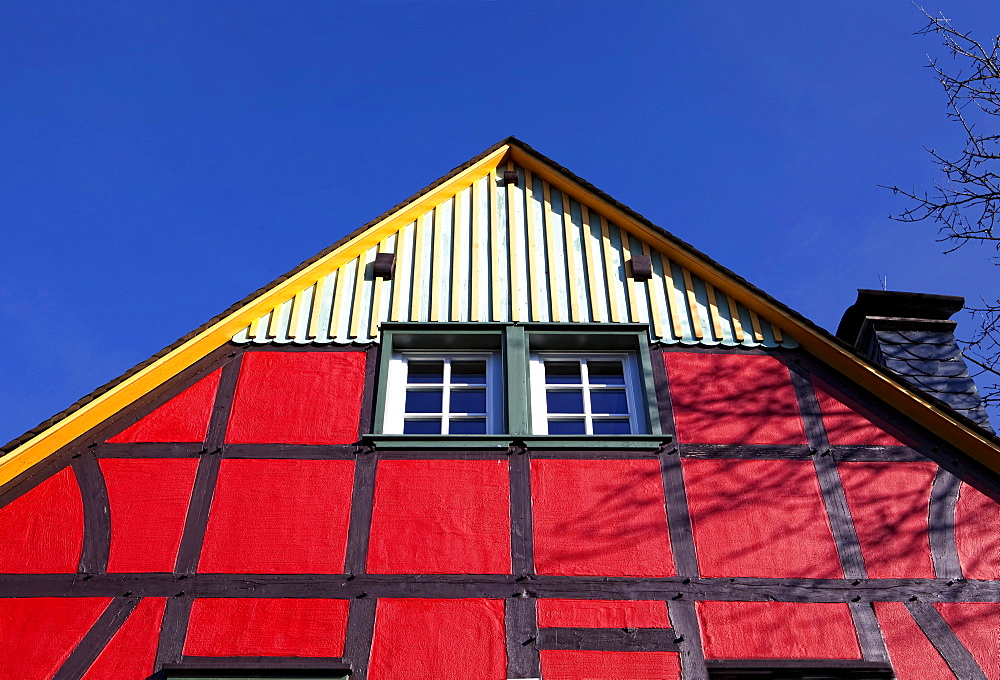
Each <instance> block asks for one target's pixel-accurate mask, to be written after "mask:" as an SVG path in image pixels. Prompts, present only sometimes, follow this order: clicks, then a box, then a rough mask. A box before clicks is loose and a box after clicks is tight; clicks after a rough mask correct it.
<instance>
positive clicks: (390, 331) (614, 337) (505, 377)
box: [363, 322, 669, 449]
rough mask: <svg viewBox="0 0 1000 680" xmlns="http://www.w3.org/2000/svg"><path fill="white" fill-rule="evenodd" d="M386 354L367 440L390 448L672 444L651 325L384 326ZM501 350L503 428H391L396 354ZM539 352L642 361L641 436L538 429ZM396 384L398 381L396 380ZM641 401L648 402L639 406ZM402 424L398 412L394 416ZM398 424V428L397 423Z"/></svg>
mask: <svg viewBox="0 0 1000 680" xmlns="http://www.w3.org/2000/svg"><path fill="white" fill-rule="evenodd" d="M381 335H382V343H381V357H380V361H379V374H378V382H377V391H376V397H375V399H376V403H375V409H374V410H375V422H374V430H375V431H374V432H373V433H372V434H370V435H366V436H365V437H364V438H363V439H364V440H365V441H367V442H369V443H372V444H374V445H376V446H380V447H384V448H441V449H447V448H467V449H468V448H499V449H502V448H506V447H507V446H509V445H510V444H511V443H512V442H523V443H525V444H527V445H528V446H529V447H531V448H535V449H545V448H580V449H588V448H611V449H629V448H640V449H655V448H656V447H657V446H659V445H660V444H663V443H666V442H668V441H669V436H665V435H664V434H663V433H662V431H661V429H660V417H659V407H658V405H657V400H656V386H655V384H654V379H653V369H652V363H651V360H650V351H649V327H648V326H647V325H646V324H551V323H523V324H522V323H405V322H387V323H384V324H382V326H381ZM420 352H428V353H430V352H432V353H435V354H437V355H443V354H446V353H448V352H455V353H470V352H478V353H484V352H488V353H493V354H494V355H495V356H497V357H498V358H499V359H500V365H501V368H500V371H499V377H500V379H501V381H502V393H501V395H500V402H501V403H500V404H499V406H498V408H500V409H502V412H498V413H497V414H496V415H497V417H498V418H499V425H498V426H497V429H498V430H500V431H499V432H494V433H492V434H487V435H481V434H479V435H461V434H442V435H404V434H399V433H395V432H387V431H386V427H385V425H386V422H387V420H386V403H387V394H388V390H389V389H390V384H389V382H390V381H389V375H390V373H391V371H390V366H391V364H392V362H393V357H397V358H398V357H399V356H400V355H401V354H406V353H414V354H416V353H420ZM539 353H543V354H544V353H560V354H564V355H567V356H570V355H575V356H581V357H583V356H587V355H589V354H594V355H601V354H604V355H607V354H627V355H628V356H629V357H631V358H632V362H633V364H634V366H635V377H636V385H635V388H636V389H635V392H636V394H637V395H638V398H636V399H635V400H634V401H635V402H636V403H635V409H636V412H635V413H634V414H632V415H634V417H635V420H636V422H638V423H641V430H642V432H641V433H636V434H622V435H585V434H580V435H547V434H536V433H535V432H534V431H533V426H532V423H533V418H534V416H533V412H532V383H531V376H530V369H529V363H530V357H531V355H532V354H539ZM392 387H393V388H394V389H398V386H396V385H393V386H392ZM638 402H641V403H638ZM394 420H395V421H398V417H396V418H394ZM390 429H391V428H390Z"/></svg>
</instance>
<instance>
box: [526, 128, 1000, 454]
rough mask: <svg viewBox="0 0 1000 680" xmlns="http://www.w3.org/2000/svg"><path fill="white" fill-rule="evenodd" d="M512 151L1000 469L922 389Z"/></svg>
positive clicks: (987, 445) (978, 437) (984, 445)
mask: <svg viewBox="0 0 1000 680" xmlns="http://www.w3.org/2000/svg"><path fill="white" fill-rule="evenodd" d="M511 156H512V157H513V158H514V162H516V163H518V164H520V165H521V166H523V167H526V168H528V169H529V170H531V171H532V173H534V174H535V175H536V176H538V177H540V178H542V180H543V181H545V182H547V183H549V184H551V185H553V186H554V187H556V188H558V189H559V190H561V191H567V192H569V193H571V194H573V195H575V196H576V197H577V200H579V201H586V202H587V203H589V205H590V207H591V209H593V210H597V212H598V213H600V214H601V215H602V217H603V216H606V217H607V218H609V219H611V220H613V221H616V222H617V223H618V224H619V225H620V226H623V227H625V228H627V229H629V230H634V232H635V233H636V235H637V236H638V237H639V238H640V239H644V240H649V242H650V243H651V245H657V246H658V247H660V248H663V249H665V250H666V251H667V252H668V253H669V254H670V256H671V258H672V259H673V260H674V261H675V262H677V263H678V264H679V265H680V266H681V267H683V268H686V269H689V270H690V271H691V272H692V273H693V274H695V275H696V276H698V277H700V278H702V279H703V280H705V281H706V282H709V283H712V284H713V285H714V286H715V287H716V289H717V290H719V291H721V292H722V293H724V294H726V295H728V296H730V297H733V298H734V299H738V300H739V301H740V302H741V303H742V304H743V305H744V306H745V307H747V308H748V310H762V311H764V310H766V313H765V316H769V317H771V318H773V319H774V321H775V322H776V323H777V324H778V325H779V326H780V327H781V328H782V329H783V330H784V332H785V333H788V334H790V335H792V336H793V337H794V338H795V340H796V342H798V343H799V345H800V346H801V347H802V348H803V349H805V350H806V351H808V352H810V353H812V354H813V355H815V356H816V357H817V358H819V359H822V360H823V361H825V362H826V363H827V364H828V365H830V367H831V368H834V369H835V370H838V371H839V372H841V373H842V374H843V375H845V376H847V377H848V378H850V379H851V380H854V381H855V382H857V383H858V384H859V385H861V386H863V387H866V388H868V389H869V391H871V392H872V393H873V394H874V395H875V396H877V397H879V398H880V399H882V400H883V401H885V402H886V403H888V404H890V405H891V406H893V407H894V408H896V409H897V410H898V411H899V412H900V413H902V414H903V415H905V416H907V417H909V418H911V419H913V420H915V421H916V422H918V423H920V424H921V425H923V426H924V427H927V428H928V429H930V430H931V431H932V432H934V433H935V434H938V435H939V436H942V437H943V438H945V439H946V440H950V441H951V442H952V443H953V444H956V445H957V446H959V448H962V449H963V450H966V451H967V452H968V453H969V455H971V456H972V457H973V458H975V459H976V460H978V461H980V462H981V463H983V464H984V465H986V466H987V467H990V468H991V469H993V470H995V471H997V472H1000V447H998V446H997V445H996V444H994V443H993V442H992V441H991V440H990V439H988V438H987V437H986V436H984V435H983V434H982V433H980V432H979V431H977V430H975V429H973V428H971V427H969V426H967V425H965V424H963V423H960V422H959V421H958V420H955V419H954V418H952V417H951V416H950V415H947V414H946V413H945V412H943V411H941V410H940V409H939V408H937V407H936V406H934V405H933V404H931V403H930V402H929V401H927V400H926V399H924V398H922V396H921V395H919V394H917V393H915V392H911V391H909V389H907V388H905V387H903V386H902V385H899V384H897V383H896V382H895V381H894V380H892V379H891V378H889V377H888V376H887V375H883V374H882V373H881V371H880V370H878V369H876V368H874V367H872V366H870V365H868V364H867V363H866V362H864V361H863V360H861V359H859V358H858V357H856V356H854V354H852V353H851V351H850V350H847V349H845V348H844V347H841V346H840V345H838V344H836V342H835V341H831V340H830V339H829V338H828V337H826V336H825V335H823V334H822V333H820V332H819V331H817V330H816V329H814V328H812V327H811V326H809V325H807V324H805V323H803V322H802V321H801V320H800V319H798V318H797V317H796V316H794V315H792V314H791V313H789V312H787V311H785V310H784V309H782V308H780V307H777V306H775V305H773V304H772V303H771V302H770V301H769V300H767V299H765V298H763V297H762V296H761V295H760V294H759V293H757V292H756V291H754V290H751V289H749V288H746V287H745V286H744V285H743V284H742V283H740V282H738V281H736V280H734V279H733V278H732V277H731V276H730V275H729V274H727V273H726V272H723V271H720V270H719V269H717V268H716V266H714V265H713V264H710V263H709V262H707V261H705V259H704V258H702V257H700V256H699V255H697V254H695V253H692V252H690V251H687V250H682V249H681V247H680V246H679V245H678V244H676V243H674V242H673V241H672V240H670V238H668V237H667V236H666V235H665V234H663V233H662V232H660V230H659V229H655V228H652V227H650V226H648V225H646V224H643V223H642V222H640V221H639V220H638V219H636V218H634V217H632V216H631V215H629V214H628V213H627V212H625V211H624V210H622V209H621V208H618V207H617V206H615V205H614V204H612V203H611V202H610V201H607V200H605V199H603V198H601V197H600V196H598V195H596V194H594V193H593V192H592V191H590V190H589V189H586V188H585V187H583V186H581V185H580V184H579V183H578V182H576V181H575V180H574V179H572V178H570V177H568V176H566V175H565V174H564V173H562V172H561V171H559V170H557V169H556V168H553V167H551V166H550V165H548V164H547V163H544V162H542V161H541V160H539V159H537V158H536V157H535V156H534V155H533V154H530V153H528V152H526V151H524V150H523V149H521V148H519V147H517V146H512V147H511ZM769 320H770V319H769ZM956 438H957V439H956ZM960 442H961V443H960Z"/></svg>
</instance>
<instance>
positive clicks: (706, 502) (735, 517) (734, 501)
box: [682, 458, 843, 578]
mask: <svg viewBox="0 0 1000 680" xmlns="http://www.w3.org/2000/svg"><path fill="white" fill-rule="evenodd" d="M682 465H683V469H684V480H685V483H686V485H687V496H688V505H689V507H690V510H691V523H692V526H693V529H694V538H695V550H696V552H697V555H698V566H699V569H700V571H701V575H702V576H713V577H719V576H765V577H790V578H842V577H843V570H842V569H841V567H840V558H839V556H838V554H837V547H836V544H835V543H834V541H833V533H832V531H831V530H830V524H829V521H828V520H827V515H826V508H825V506H824V504H823V498H822V495H821V493H820V488H819V481H818V480H817V478H816V473H815V470H814V468H813V464H812V461H799V460H696V459H690V458H688V459H685V460H684V461H683V463H682Z"/></svg>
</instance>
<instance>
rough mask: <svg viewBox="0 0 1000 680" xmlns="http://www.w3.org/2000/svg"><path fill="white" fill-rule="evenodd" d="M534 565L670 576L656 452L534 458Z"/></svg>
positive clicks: (570, 571)
mask: <svg viewBox="0 0 1000 680" xmlns="http://www.w3.org/2000/svg"><path fill="white" fill-rule="evenodd" d="M531 497H532V507H533V514H534V521H535V532H534V533H535V568H536V569H537V570H538V573H540V574H560V575H568V576H585V575H596V576H673V575H674V573H675V572H674V565H673V562H672V557H671V553H670V535H669V532H668V529H667V515H666V510H665V509H664V505H663V481H662V477H661V475H660V464H659V462H658V461H656V460H551V459H549V460H545V459H541V460H533V461H531Z"/></svg>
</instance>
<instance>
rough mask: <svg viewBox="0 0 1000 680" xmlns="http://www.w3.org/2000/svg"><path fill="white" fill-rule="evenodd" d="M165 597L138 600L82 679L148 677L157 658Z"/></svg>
mask: <svg viewBox="0 0 1000 680" xmlns="http://www.w3.org/2000/svg"><path fill="white" fill-rule="evenodd" d="M165 607H166V598H162V597H147V598H144V599H143V600H142V601H141V602H139V604H138V606H136V608H135V610H134V611H133V612H132V613H131V614H130V615H129V617H128V619H126V620H125V623H124V624H122V627H121V628H120V629H119V630H118V632H117V633H115V634H114V637H112V638H111V641H110V642H108V645H107V647H105V648H104V651H103V652H101V653H100V655H99V656H98V657H97V659H96V660H95V661H94V663H93V664H92V665H91V666H90V668H89V669H88V670H87V672H86V673H84V675H83V678H82V680H146V679H147V678H148V677H149V676H150V675H152V673H153V670H154V664H155V662H156V647H157V644H158V643H159V638H160V625H161V623H162V621H163V611H164V609H165Z"/></svg>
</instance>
